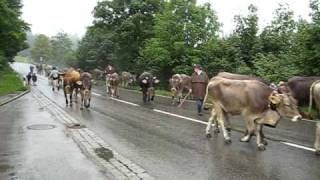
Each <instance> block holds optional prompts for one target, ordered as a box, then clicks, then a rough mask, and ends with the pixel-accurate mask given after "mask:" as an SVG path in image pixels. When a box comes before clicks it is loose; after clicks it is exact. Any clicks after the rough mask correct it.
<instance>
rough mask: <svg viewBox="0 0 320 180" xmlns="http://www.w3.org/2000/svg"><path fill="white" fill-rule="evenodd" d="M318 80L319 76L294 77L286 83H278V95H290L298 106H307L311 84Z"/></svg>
mask: <svg viewBox="0 0 320 180" xmlns="http://www.w3.org/2000/svg"><path fill="white" fill-rule="evenodd" d="M317 80H320V76H310V77H304V76H295V77H292V78H290V79H288V81H287V82H280V83H279V85H278V86H279V92H280V93H291V94H292V96H293V97H294V98H295V99H296V100H297V102H298V105H299V106H303V105H308V103H309V97H310V87H311V85H312V83H313V82H315V81H317Z"/></svg>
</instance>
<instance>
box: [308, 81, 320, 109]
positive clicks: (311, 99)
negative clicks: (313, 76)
mask: <svg viewBox="0 0 320 180" xmlns="http://www.w3.org/2000/svg"><path fill="white" fill-rule="evenodd" d="M319 82H320V81H315V82H313V83H312V84H311V87H310V97H309V109H308V113H309V115H310V114H311V110H312V101H313V88H314V86H315V85H316V84H317V83H319Z"/></svg>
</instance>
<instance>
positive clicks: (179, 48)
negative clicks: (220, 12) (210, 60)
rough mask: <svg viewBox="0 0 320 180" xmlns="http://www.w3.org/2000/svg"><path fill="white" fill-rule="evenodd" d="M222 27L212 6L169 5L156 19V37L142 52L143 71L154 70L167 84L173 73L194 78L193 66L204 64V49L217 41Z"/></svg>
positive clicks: (179, 2)
mask: <svg viewBox="0 0 320 180" xmlns="http://www.w3.org/2000/svg"><path fill="white" fill-rule="evenodd" d="M219 25H220V24H219V23H218V21H217V17H216V14H215V12H214V11H213V10H212V9H211V7H210V5H209V4H205V5H204V6H198V5H196V3H195V2H194V1H188V2H187V3H186V1H183V0H176V1H170V2H167V3H166V4H165V7H164V10H163V11H162V12H160V13H158V14H157V15H156V17H155V25H154V27H153V32H154V37H153V38H150V39H148V40H147V41H146V44H145V46H144V48H142V49H141V50H140V56H141V57H140V59H139V61H138V63H139V65H140V66H141V67H142V68H141V69H145V70H154V71H156V72H157V73H159V74H161V75H162V76H161V78H162V79H163V80H167V79H168V77H169V76H171V74H173V73H187V74H190V73H191V70H192V64H193V63H201V59H200V56H201V54H202V52H201V48H202V47H203V46H204V44H206V43H207V42H209V41H210V40H211V39H216V38H217V32H218V30H219ZM163 82H166V81H163Z"/></svg>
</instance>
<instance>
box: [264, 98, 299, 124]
mask: <svg viewBox="0 0 320 180" xmlns="http://www.w3.org/2000/svg"><path fill="white" fill-rule="evenodd" d="M269 101H270V106H271V107H273V108H274V109H275V110H276V111H277V112H278V113H279V114H280V116H282V117H288V118H291V120H292V121H294V122H295V121H297V120H299V119H301V118H302V116H301V115H300V113H299V111H298V106H297V102H296V100H295V99H294V98H293V97H292V96H290V95H289V94H286V93H284V94H278V93H274V92H273V93H272V94H271V95H270V96H269Z"/></svg>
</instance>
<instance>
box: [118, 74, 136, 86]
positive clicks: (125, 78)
mask: <svg viewBox="0 0 320 180" xmlns="http://www.w3.org/2000/svg"><path fill="white" fill-rule="evenodd" d="M135 81H136V77H135V76H134V75H132V74H131V73H130V72H126V71H124V72H122V73H121V86H123V87H128V85H129V84H132V83H134V82H135Z"/></svg>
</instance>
